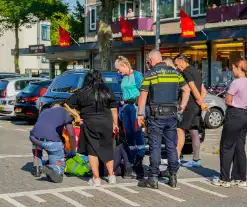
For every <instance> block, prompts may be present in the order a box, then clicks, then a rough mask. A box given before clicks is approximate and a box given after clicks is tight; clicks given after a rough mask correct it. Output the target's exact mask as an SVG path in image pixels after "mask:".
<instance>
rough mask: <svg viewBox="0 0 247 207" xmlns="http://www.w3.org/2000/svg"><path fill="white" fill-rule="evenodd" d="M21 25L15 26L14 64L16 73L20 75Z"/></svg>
mask: <svg viewBox="0 0 247 207" xmlns="http://www.w3.org/2000/svg"><path fill="white" fill-rule="evenodd" d="M19 56H20V54H19V25H18V23H16V24H15V56H14V64H15V72H16V73H20V67H19Z"/></svg>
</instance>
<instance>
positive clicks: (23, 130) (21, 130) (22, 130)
mask: <svg viewBox="0 0 247 207" xmlns="http://www.w3.org/2000/svg"><path fill="white" fill-rule="evenodd" d="M14 130H15V131H20V132H27V130H25V129H14Z"/></svg>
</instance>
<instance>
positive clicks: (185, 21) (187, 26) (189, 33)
mask: <svg viewBox="0 0 247 207" xmlns="http://www.w3.org/2000/svg"><path fill="white" fill-rule="evenodd" d="M180 17H181V36H182V37H183V38H192V37H195V36H196V34H195V25H194V21H193V20H192V19H191V18H190V17H189V16H188V15H187V14H186V13H185V12H184V10H183V9H182V8H181V9H180Z"/></svg>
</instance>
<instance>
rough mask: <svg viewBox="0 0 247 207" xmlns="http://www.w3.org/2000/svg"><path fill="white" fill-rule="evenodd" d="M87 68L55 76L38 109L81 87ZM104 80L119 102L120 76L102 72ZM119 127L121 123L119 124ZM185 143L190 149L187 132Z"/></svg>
mask: <svg viewBox="0 0 247 207" xmlns="http://www.w3.org/2000/svg"><path fill="white" fill-rule="evenodd" d="M87 71H88V70H70V71H66V72H64V73H63V74H62V75H60V76H57V77H56V78H55V79H54V81H53V82H52V84H51V85H50V86H49V88H48V89H47V91H46V93H45V94H44V96H43V97H41V98H40V102H41V103H40V111H42V110H45V109H46V108H49V107H50V105H51V104H52V103H54V102H55V101H64V100H66V99H68V98H69V97H70V96H71V95H72V93H73V91H74V90H76V89H77V88H80V87H82V85H83V80H84V77H85V74H86V72H87ZM102 75H103V78H104V81H105V82H106V84H107V85H108V86H109V87H110V88H111V89H112V90H113V92H114V94H115V95H116V97H117V100H118V101H119V102H120V100H121V97H122V91H121V86H120V82H121V77H120V76H119V74H118V73H116V72H102ZM120 129H121V124H120ZM123 136H124V133H123V130H121V132H120V136H119V140H122V139H124V137H123ZM200 138H201V142H203V141H204V138H205V127H204V124H203V122H202V124H201V129H200ZM185 145H186V146H187V145H188V146H189V148H190V149H191V137H190V135H189V133H187V134H186V141H185ZM146 149H149V145H148V137H146Z"/></svg>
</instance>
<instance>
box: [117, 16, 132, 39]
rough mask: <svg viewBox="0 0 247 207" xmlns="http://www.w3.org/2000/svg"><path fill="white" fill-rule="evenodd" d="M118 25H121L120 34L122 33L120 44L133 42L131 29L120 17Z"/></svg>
mask: <svg viewBox="0 0 247 207" xmlns="http://www.w3.org/2000/svg"><path fill="white" fill-rule="evenodd" d="M120 25H121V33H122V42H126V43H129V42H133V41H134V36H133V28H132V27H131V26H130V25H129V24H128V22H127V21H126V20H125V19H124V18H123V17H120Z"/></svg>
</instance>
